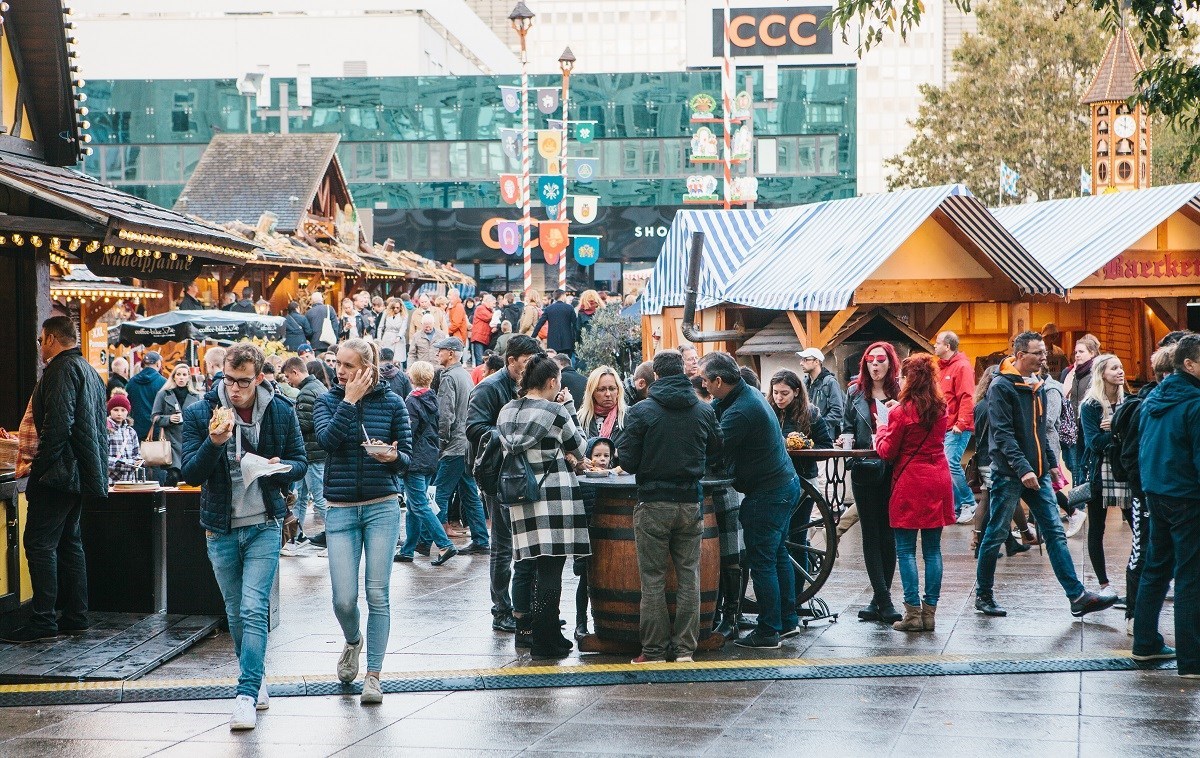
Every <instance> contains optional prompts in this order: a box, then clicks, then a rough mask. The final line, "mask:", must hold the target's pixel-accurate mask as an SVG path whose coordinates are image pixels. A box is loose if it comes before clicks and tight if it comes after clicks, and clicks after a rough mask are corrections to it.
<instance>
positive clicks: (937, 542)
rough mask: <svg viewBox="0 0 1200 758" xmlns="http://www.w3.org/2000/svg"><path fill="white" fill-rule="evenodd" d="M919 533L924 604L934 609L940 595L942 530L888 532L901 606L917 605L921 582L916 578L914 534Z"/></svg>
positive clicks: (895, 529) (899, 530) (894, 529)
mask: <svg viewBox="0 0 1200 758" xmlns="http://www.w3.org/2000/svg"><path fill="white" fill-rule="evenodd" d="M918 531H920V533H921V557H922V558H924V559H925V598H924V600H925V604H926V605H937V603H938V596H939V595H940V594H942V527H940V526H939V527H938V528H936V529H920V530H917V529H897V528H893V529H892V534H893V535H894V536H895V538H896V558H897V559H898V560H899V562H900V584H902V585H903V586H904V602H906V603H908V604H909V605H912V606H917V605H920V604H921V599H922V598H921V580H920V578H919V577H918V575H917V532H918Z"/></svg>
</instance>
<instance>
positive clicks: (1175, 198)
mask: <svg viewBox="0 0 1200 758" xmlns="http://www.w3.org/2000/svg"><path fill="white" fill-rule="evenodd" d="M1185 206H1191V208H1192V209H1193V210H1194V211H1196V212H1198V213H1200V183H1194V184H1172V185H1168V186H1165V187H1151V188H1150V189H1143V190H1137V191H1136V192H1115V193H1112V194H1108V195H1095V196H1088V197H1073V198H1066V199H1063V200H1045V201H1043V202H1040V203H1025V204H1023V205H1011V206H1008V207H1005V208H994V209H992V214H993V215H994V216H995V217H996V218H997V219H998V220H999V221H1000V223H1002V224H1003V225H1004V226H1005V227H1006V228H1007V229H1008V230H1009V231H1010V232H1012V234H1013V236H1014V237H1016V238H1017V240H1018V241H1019V242H1020V243H1021V245H1022V246H1024V247H1025V249H1026V250H1028V251H1029V252H1030V253H1031V254H1032V255H1033V257H1034V258H1036V259H1037V260H1038V262H1039V263H1041V264H1042V265H1043V266H1045V267H1046V269H1047V270H1049V271H1050V273H1051V274H1052V275H1053V276H1054V278H1055V279H1057V280H1058V281H1059V282H1060V283H1061V284H1062V285H1063V286H1064V287H1066V288H1068V289H1070V288H1072V287H1075V286H1076V285H1078V284H1079V283H1080V282H1082V281H1083V280H1084V279H1086V278H1088V277H1089V276H1091V275H1092V274H1094V273H1096V272H1097V271H1099V270H1100V269H1101V268H1103V267H1104V266H1105V264H1107V263H1108V262H1109V261H1111V260H1112V259H1113V258H1116V257H1117V256H1118V255H1120V254H1121V253H1123V252H1125V251H1126V250H1128V249H1129V248H1130V247H1132V246H1133V245H1134V244H1136V243H1137V241H1138V240H1140V239H1141V238H1142V237H1145V236H1146V235H1147V234H1149V233H1150V232H1152V231H1154V228H1155V227H1156V226H1158V225H1159V224H1161V223H1162V222H1163V221H1166V220H1167V219H1168V218H1170V217H1171V215H1173V214H1174V213H1176V212H1177V211H1179V210H1180V209H1181V208H1184V207H1185Z"/></svg>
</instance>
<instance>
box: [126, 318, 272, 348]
mask: <svg viewBox="0 0 1200 758" xmlns="http://www.w3.org/2000/svg"><path fill="white" fill-rule="evenodd" d="M254 337H257V338H260V339H268V340H282V339H283V318H281V317H280V316H260V315H258V314H256V313H232V312H229V311H169V312H167V313H162V314H159V315H157V316H149V317H147V318H140V319H138V320H136V321H126V322H124V323H121V324H117V325H116V326H113V327H111V328H110V329H109V330H108V341H109V343H110V344H121V345H152V344H163V343H166V342H183V341H184V340H216V341H218V342H237V341H238V340H243V339H248V338H254Z"/></svg>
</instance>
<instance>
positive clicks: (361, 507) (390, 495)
mask: <svg viewBox="0 0 1200 758" xmlns="http://www.w3.org/2000/svg"><path fill="white" fill-rule="evenodd" d="M337 377H338V386H336V387H334V388H332V389H330V390H329V392H327V393H325V394H323V395H321V396H320V397H318V398H317V401H316V405H315V406H314V407H313V425H314V426H315V427H316V433H317V443H318V444H319V445H320V446H321V447H322V448H324V449H325V451H326V452H327V453H328V454H329V459H328V461H327V462H326V464H325V498H326V500H327V502H328V511H327V512H326V516H325V543H326V545H327V547H328V551H329V578H330V581H331V583H332V585H333V612H334V615H335V616H336V617H337V620H338V623H339V624H340V625H341V627H342V634H343V635H344V636H345V640H346V644H345V647H344V648H343V649H342V656H341V658H340V659H339V660H338V665H337V675H338V679H340V680H341V681H342V682H343V683H345V684H350V683H351V682H353V681H354V680H355V679H356V678H357V677H358V668H359V660H358V659H359V654H360V653H361V652H362V648H363V635H362V627H361V624H360V618H359V611H358V584H359V580H360V578H361V579H362V580H363V584H364V585H365V587H366V594H367V636H366V642H367V676H366V679H365V680H364V681H363V688H362V698H361V702H362V703H363V704H364V705H367V704H374V703H381V702H383V689H382V686H381V684H380V681H379V675H380V672H382V671H383V656H384V653H385V652H386V651H387V642H388V635H389V634H390V632H391V604H390V601H389V592H388V590H389V587H390V584H391V575H392V556H393V555H394V554H395V551H396V541H397V540H398V539H399V538H400V488H401V487H403V486H404V484H403V482H404V476H405V474H406V473H407V471H408V467H409V463H410V461H411V456H412V433H411V429H410V426H409V418H408V409H407V408H406V407H405V405H404V401H403V400H402V399H401V398H400V396H399V395H397V394H396V393H395V392H392V390H391V388H390V387H389V386H388V384H387V382H385V381H383V380H382V378H381V377H380V371H379V346H378V345H376V344H375V343H374V342H368V341H366V340H360V339H352V340H347V341H346V342H343V343H342V344H341V345H339V346H338V352H337ZM364 553H365V554H366V560H365V566H366V568H365V576H363V577H360V576H359V565H360V563H364V561H363V554H364Z"/></svg>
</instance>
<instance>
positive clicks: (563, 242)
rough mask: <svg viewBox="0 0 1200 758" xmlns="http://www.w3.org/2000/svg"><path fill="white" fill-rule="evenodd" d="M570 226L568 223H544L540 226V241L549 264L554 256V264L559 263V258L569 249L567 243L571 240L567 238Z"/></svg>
mask: <svg viewBox="0 0 1200 758" xmlns="http://www.w3.org/2000/svg"><path fill="white" fill-rule="evenodd" d="M569 225H570V222H568V221H543V222H541V223H540V224H538V241H539V242H540V243H541V245H542V252H543V253H544V254H545V255H546V262H547V263H550V262H551V260H550V257H551V256H554V261H553V262H554V263H557V262H558V256H559V255H561V254H562V252H563V251H564V250H566V249H567V241H568V240H569V239H570V238H569V237H568V236H567V228H568V226H569Z"/></svg>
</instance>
